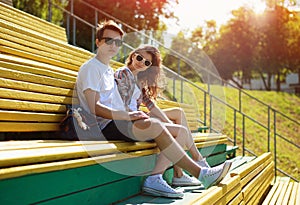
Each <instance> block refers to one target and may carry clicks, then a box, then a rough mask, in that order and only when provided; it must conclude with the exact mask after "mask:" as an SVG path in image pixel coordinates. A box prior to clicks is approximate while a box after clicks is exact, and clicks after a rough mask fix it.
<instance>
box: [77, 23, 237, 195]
mask: <svg viewBox="0 0 300 205" xmlns="http://www.w3.org/2000/svg"><path fill="white" fill-rule="evenodd" d="M96 35H97V38H96V45H97V47H98V50H97V54H96V56H95V57H93V58H92V59H90V60H88V61H87V62H86V63H84V64H83V65H82V66H81V68H80V70H79V73H78V78H77V83H76V87H77V94H78V98H79V101H80V105H81V106H82V107H83V108H84V109H85V110H87V111H88V112H90V113H92V114H94V115H96V117H97V121H98V124H99V127H100V129H101V131H102V134H103V135H104V137H105V138H106V139H107V140H126V141H146V140H154V141H155V142H156V144H157V146H158V147H159V149H160V151H161V153H162V154H164V155H165V156H166V157H167V158H168V159H169V160H170V161H171V162H173V163H174V164H176V165H178V166H179V167H181V168H183V169H185V170H187V171H188V172H189V173H190V174H192V175H193V176H195V177H196V178H198V179H199V180H200V181H201V182H202V184H203V185H204V187H205V188H208V187H210V186H212V185H214V184H217V183H219V182H220V181H221V180H222V179H223V178H224V177H225V175H226V174H227V173H228V171H229V169H230V166H231V162H225V163H224V164H222V165H219V166H217V167H214V168H201V167H200V166H199V165H198V164H197V163H196V162H194V161H193V160H192V159H191V158H190V157H189V156H188V155H187V154H186V153H185V151H184V150H183V149H182V148H181V146H180V145H179V144H178V143H177V142H176V140H175V139H174V138H173V136H172V135H171V134H170V132H169V131H168V129H167V128H166V127H165V125H164V124H163V123H161V121H159V120H157V119H154V118H150V117H149V116H148V115H146V114H144V113H143V112H142V111H133V112H128V111H126V108H125V106H124V103H123V101H122V99H121V96H120V94H119V92H118V88H117V85H116V83H115V80H114V72H113V70H112V68H111V67H110V66H109V62H110V60H111V58H112V57H113V56H115V55H116V54H117V52H118V51H119V47H120V46H121V45H122V37H123V31H122V30H121V29H120V28H119V26H118V25H117V24H116V23H115V22H113V21H108V22H105V23H104V24H103V25H101V26H99V28H98V29H97V34H96ZM152 185H153V186H149V187H148V189H147V190H146V191H148V192H149V193H152V194H156V195H160V196H165V197H172V198H180V197H183V193H182V192H181V191H178V190H175V189H173V188H172V187H170V186H169V185H168V184H166V183H161V181H160V179H156V180H155V181H153V184H152Z"/></svg>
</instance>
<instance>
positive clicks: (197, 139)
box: [193, 133, 227, 142]
mask: <svg viewBox="0 0 300 205" xmlns="http://www.w3.org/2000/svg"><path fill="white" fill-rule="evenodd" d="M193 139H194V141H195V142H207V141H215V140H224V139H225V140H227V136H226V135H222V134H216V135H214V134H208V135H204V134H202V133H198V134H196V133H195V134H194V135H193Z"/></svg>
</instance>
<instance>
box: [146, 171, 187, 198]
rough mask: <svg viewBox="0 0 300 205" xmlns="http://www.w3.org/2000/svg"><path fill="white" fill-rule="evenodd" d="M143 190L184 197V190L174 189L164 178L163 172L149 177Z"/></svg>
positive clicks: (170, 196)
mask: <svg viewBox="0 0 300 205" xmlns="http://www.w3.org/2000/svg"><path fill="white" fill-rule="evenodd" d="M143 191H144V192H145V193H147V194H150V195H153V196H163V197H168V198H183V192H182V191H180V190H176V189H173V188H172V187H171V186H170V185H169V184H168V183H167V182H166V181H165V180H164V179H163V178H162V175H161V174H158V175H154V176H149V177H147V178H146V180H145V182H144V186H143Z"/></svg>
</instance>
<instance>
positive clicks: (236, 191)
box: [117, 153, 296, 205]
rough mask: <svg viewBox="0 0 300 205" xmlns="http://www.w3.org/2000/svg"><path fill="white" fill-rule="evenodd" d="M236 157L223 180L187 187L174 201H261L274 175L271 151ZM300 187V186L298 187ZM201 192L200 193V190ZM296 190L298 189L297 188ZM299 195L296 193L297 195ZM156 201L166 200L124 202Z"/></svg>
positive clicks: (188, 204)
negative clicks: (241, 158) (182, 195)
mask: <svg viewBox="0 0 300 205" xmlns="http://www.w3.org/2000/svg"><path fill="white" fill-rule="evenodd" d="M244 160H245V162H244V163H243V164H239V163H241V161H240V160H239V159H236V160H233V165H232V166H233V168H232V169H231V171H230V174H228V175H227V176H226V177H225V178H224V179H223V180H222V181H221V183H219V184H218V185H216V186H213V187H211V188H209V189H207V190H203V189H201V187H187V188H185V190H186V191H185V194H184V195H185V196H184V198H183V199H182V200H178V201H172V204H174V205H181V204H185V205H207V204H214V205H218V204H224V205H225V204H260V203H261V201H262V200H263V197H264V196H265V195H266V194H267V193H268V191H269V189H270V186H271V183H272V181H273V179H274V163H273V161H272V155H271V153H264V154H262V155H261V156H258V157H256V158H254V157H248V159H247V157H246V158H244ZM295 190H296V189H295ZM199 193H200V194H199ZM295 193H296V191H295ZM294 198H295V197H294ZM153 201H156V202H158V203H163V202H166V201H164V200H163V199H159V198H158V197H157V198H155V197H146V196H144V197H143V196H141V195H140V196H137V197H132V198H130V199H127V200H125V201H123V202H120V203H118V204H117V205H122V204H142V203H150V204H151V202H153Z"/></svg>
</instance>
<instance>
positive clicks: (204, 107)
mask: <svg viewBox="0 0 300 205" xmlns="http://www.w3.org/2000/svg"><path fill="white" fill-rule="evenodd" d="M203 93H204V106H203V109H204V110H203V113H204V120H203V121H204V126H206V125H207V123H206V108H207V107H206V92H203Z"/></svg>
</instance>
